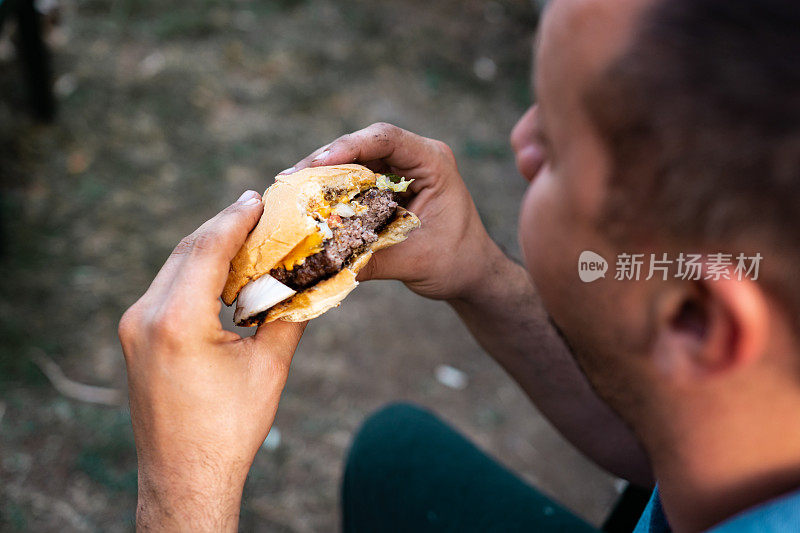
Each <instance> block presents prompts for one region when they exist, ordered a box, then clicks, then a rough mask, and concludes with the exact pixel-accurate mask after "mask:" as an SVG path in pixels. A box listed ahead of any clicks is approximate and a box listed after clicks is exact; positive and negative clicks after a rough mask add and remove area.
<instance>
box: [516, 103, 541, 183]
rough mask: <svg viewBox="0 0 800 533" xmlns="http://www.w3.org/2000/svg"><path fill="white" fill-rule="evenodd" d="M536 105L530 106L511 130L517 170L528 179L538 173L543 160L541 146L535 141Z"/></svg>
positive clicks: (530, 179)
mask: <svg viewBox="0 0 800 533" xmlns="http://www.w3.org/2000/svg"><path fill="white" fill-rule="evenodd" d="M535 127H536V106H535V105H534V106H531V108H530V109H528V110H527V111H526V112H525V114H524V115H522V117H520V119H519V120H518V121H517V123H516V125H515V126H514V128H513V129H512V130H511V137H510V141H511V148H513V150H514V156H515V158H516V161H517V170H519V173H520V174H522V177H524V178H525V179H526V180H528V181H532V180H533V178H535V177H536V174H538V173H539V169H540V168H541V166H542V163H543V162H544V153H543V151H542V147H541V146H539V145H538V144H537V142H536V139H535V136H534V131H535Z"/></svg>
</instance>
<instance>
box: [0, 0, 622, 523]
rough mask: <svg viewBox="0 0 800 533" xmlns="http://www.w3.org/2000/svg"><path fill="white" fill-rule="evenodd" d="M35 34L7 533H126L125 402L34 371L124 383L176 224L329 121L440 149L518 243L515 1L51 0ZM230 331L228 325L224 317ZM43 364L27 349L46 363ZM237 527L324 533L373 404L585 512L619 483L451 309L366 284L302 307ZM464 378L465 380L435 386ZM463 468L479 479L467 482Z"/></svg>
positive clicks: (9, 150)
mask: <svg viewBox="0 0 800 533" xmlns="http://www.w3.org/2000/svg"><path fill="white" fill-rule="evenodd" d="M61 13H62V20H61V22H60V25H58V26H57V27H56V28H55V29H54V30H53V31H52V32H51V33H50V36H49V39H50V41H51V46H52V49H53V51H54V56H55V57H54V62H55V71H56V79H57V82H56V90H57V94H58V99H59V115H58V118H57V120H56V122H55V123H54V124H53V125H50V126H42V125H36V124H33V123H32V122H31V121H30V119H29V118H28V116H27V114H26V112H25V109H24V102H25V101H24V92H23V91H24V89H23V87H22V86H21V81H20V80H21V78H20V73H19V69H18V66H17V65H16V63H15V62H14V56H13V53H11V52H12V51H11V50H10V48H9V42H8V39H7V36H5V37H2V38H0V41H2V42H3V44H2V45H0V95H2V98H0V192H2V204H1V205H0V207H1V208H2V223H3V228H2V229H3V233H2V235H3V241H2V258H0V288H1V294H2V297H0V332H1V333H2V337H1V340H0V529H2V530H8V531H15V530H20V531H22V530H25V531H65V530H66V531H100V530H102V531H129V530H131V529H132V528H133V524H134V515H135V496H136V458H135V450H134V447H133V441H132V434H131V430H130V417H129V413H128V410H127V407H126V406H125V400H124V398H123V400H122V402H121V405H117V406H103V405H96V404H91V403H86V402H83V401H79V400H76V399H74V398H72V397H70V396H72V395H70V394H67V395H65V394H62V393H59V392H57V391H56V390H54V388H53V386H52V385H51V384H50V382H49V381H48V380H47V379H46V378H45V377H44V376H43V375H42V373H41V371H40V370H39V369H38V367H37V366H36V365H35V364H34V363H33V361H34V360H40V359H41V357H42V356H46V357H48V358H50V359H52V360H53V361H55V362H56V363H57V364H58V365H59V366H60V368H61V369H62V370H63V372H64V373H65V375H66V376H68V377H69V378H70V379H72V380H75V381H78V382H81V383H84V384H89V385H94V386H99V387H107V388H112V389H117V390H119V391H124V389H125V376H124V364H123V360H122V354H121V350H120V348H119V346H118V341H117V337H116V323H117V320H118V319H119V316H120V315H121V313H122V312H123V310H124V309H125V308H126V307H127V306H128V305H130V304H131V303H132V302H133V301H134V300H135V299H136V298H137V297H138V296H139V295H140V294H141V293H142V292H143V291H144V290H145V289H146V287H147V285H148V283H149V281H150V280H151V279H152V277H153V275H154V273H155V272H156V270H157V269H158V267H159V266H160V265H161V264H162V262H163V261H164V259H165V258H166V256H167V254H168V253H169V250H170V249H171V248H172V247H173V246H174V244H175V243H176V242H177V241H178V240H179V239H180V238H181V237H182V236H183V235H185V234H187V233H189V232H191V231H192V230H193V229H194V228H195V227H196V226H198V225H199V224H200V223H202V222H203V221H204V220H206V219H207V218H209V217H211V216H212V215H213V214H215V213H216V212H217V211H218V210H219V209H221V208H222V207H224V206H225V205H227V204H228V203H230V202H231V201H233V200H234V199H235V198H236V197H237V196H238V195H239V194H240V193H241V192H242V191H243V190H245V189H247V188H253V189H258V190H261V189H264V188H265V186H266V185H267V184H268V183H269V181H270V178H271V177H272V176H273V175H274V174H275V173H276V172H278V171H279V170H280V169H283V168H285V167H288V166H291V165H292V164H293V163H294V162H295V161H296V160H297V159H299V158H300V157H302V156H304V155H305V154H306V153H308V152H310V151H312V150H313V149H315V148H316V147H318V146H320V145H322V144H324V143H326V142H328V141H330V140H332V139H333V138H335V137H337V136H338V135H341V134H342V133H345V132H348V131H351V130H354V129H358V128H360V127H363V126H365V125H368V124H370V123H372V122H375V121H379V120H382V121H389V122H393V123H395V124H398V125H400V126H403V127H405V128H408V129H410V130H413V131H416V132H419V133H421V134H424V135H426V136H430V137H436V138H439V139H442V140H444V141H446V142H448V143H449V144H450V145H451V147H452V148H453V150H454V151H455V153H456V155H457V157H458V159H459V164H460V168H461V170H462V173H463V175H464V179H465V180H466V181H467V184H468V186H469V188H470V191H471V192H472V194H473V195H474V197H475V199H476V203H477V205H478V208H479V210H480V213H481V215H482V218H483V220H484V222H485V223H486V225H487V227H488V229H489V232H490V233H491V235H492V236H493V237H494V238H495V239H496V240H497V241H498V242H499V243H500V244H501V245H502V246H503V247H504V248H505V249H506V250H507V251H508V253H509V254H510V255H512V256H514V257H517V256H518V248H517V244H516V219H517V207H518V205H519V202H520V198H521V194H522V192H523V190H524V185H525V184H524V183H523V181H522V179H521V178H519V177H518V176H517V173H516V170H515V168H514V164H513V157H512V154H511V152H510V149H509V148H508V143H507V137H508V133H509V131H510V129H511V127H512V126H513V124H514V122H515V120H516V118H517V117H518V116H519V115H520V114H521V112H522V111H523V110H524V109H525V107H526V106H527V105H528V102H529V100H530V94H529V70H530V68H529V61H530V38H531V35H532V33H533V30H534V28H535V25H536V20H537V16H536V11H535V10H534V8H533V5H532V3H531V2H529V1H523V0H503V1H497V2H482V1H473V0H469V1H457V0H446V1H439V2H429V1H421V0H413V1H407V2H390V1H388V0H372V1H366V0H364V1H359V0H346V1H340V2H333V1H327V0H309V1H304V0H277V1H262V2H258V3H248V2H244V1H221V0H219V1H214V0H204V1H196V0H195V1H190V0H178V1H174V2H169V3H168V4H166V3H163V2H156V1H155V0H139V1H133V0H117V1H114V2H111V1H107V0H80V1H77V0H64V2H63V3H62V5H61ZM223 322H224V323H226V324H229V323H230V316H229V315H226V316H224V317H223ZM37 358H39V359H37ZM294 361H295V362H294V366H293V369H292V373H291V376H290V378H289V382H288V385H287V387H286V391H285V393H284V396H283V400H282V403H281V405H280V408H279V411H278V417H277V421H276V427H277V428H278V430H279V431H280V441H279V442H277V439H275V434H273V437H272V439H271V442H270V444H271V445H270V446H265V447H264V449H262V450H261V451H260V452H259V454H258V456H257V457H256V460H255V464H254V466H253V469H252V472H251V476H250V478H249V480H248V483H247V487H246V490H245V499H244V503H243V508H242V521H241V524H242V525H241V529H242V530H244V531H294V532H307V531H309V532H311V531H331V530H336V528H337V525H338V513H339V511H338V506H337V501H338V483H339V478H340V472H341V468H342V461H343V457H344V454H345V453H346V450H347V447H348V444H349V441H350V439H351V437H352V435H353V433H354V431H355V430H356V429H357V428H358V426H359V424H360V423H361V421H362V420H363V419H364V417H365V416H366V415H367V414H368V413H370V412H371V411H373V410H374V409H376V408H378V407H379V406H381V405H382V404H384V403H386V402H389V401H393V400H407V401H412V402H416V403H418V404H422V405H425V406H428V407H430V408H432V409H434V410H435V411H436V412H437V413H439V414H440V415H441V416H442V417H444V418H445V419H446V420H448V421H449V422H450V423H451V424H453V425H454V426H455V427H457V428H458V429H459V430H460V431H462V432H464V433H465V434H466V435H468V436H469V437H470V438H472V439H473V440H474V441H475V442H476V443H478V445H480V446H481V447H482V448H483V449H485V450H487V451H488V452H490V453H492V454H493V455H494V456H495V457H497V458H499V459H500V460H501V461H502V462H503V463H505V464H506V465H508V466H510V467H511V468H513V469H514V470H515V471H517V472H519V473H520V474H521V475H522V476H524V477H525V478H526V479H527V480H529V481H530V482H531V483H533V484H535V485H536V486H537V487H539V488H541V489H542V490H544V491H546V492H547V493H549V494H551V495H553V496H555V497H556V498H558V499H559V500H561V501H562V502H563V503H565V504H566V505H568V506H570V507H571V508H573V509H574V510H576V511H577V512H578V513H580V514H581V515H583V516H584V517H586V518H587V519H589V520H590V521H592V522H594V523H599V521H601V520H602V518H603V517H604V516H605V514H606V512H607V511H608V509H609V506H610V504H611V503H612V502H613V500H614V498H615V497H616V494H617V490H616V488H615V487H616V483H615V480H614V479H613V478H612V477H610V476H608V475H606V474H604V473H602V472H601V471H599V470H598V469H597V468H595V467H594V466H592V465H590V464H589V463H588V462H587V461H586V460H585V459H583V458H582V457H581V456H579V454H578V453H577V452H575V451H574V450H572V449H571V448H570V447H569V446H568V445H567V444H566V443H564V442H563V441H562V440H561V439H560V438H559V437H558V436H557V435H556V434H555V433H554V432H553V430H552V429H551V428H550V426H549V425H548V424H547V423H546V422H545V421H544V420H543V419H542V418H541V417H540V416H539V415H538V413H537V412H536V410H535V409H534V408H533V406H532V405H531V404H530V403H529V402H528V401H527V399H526V398H525V396H524V395H523V394H522V392H521V391H520V390H519V388H518V387H517V386H516V385H515V384H514V383H513V382H512V381H511V380H510V379H509V378H508V377H507V376H506V375H505V374H504V373H503V371H502V370H501V369H500V368H499V367H498V366H497V365H496V364H495V363H494V362H493V361H492V360H491V359H490V358H489V357H487V356H486V355H485V354H484V353H483V352H482V351H481V350H480V348H479V347H478V346H477V345H476V344H475V342H474V341H473V340H472V339H471V338H470V337H469V335H468V333H467V331H466V330H465V328H464V327H463V326H462V325H461V324H460V322H459V321H458V319H457V318H456V316H455V315H454V313H453V312H452V311H451V310H450V309H449V308H448V307H447V305H445V304H443V303H437V302H431V301H426V300H423V299H421V298H419V297H417V296H415V295H413V294H412V293H410V292H409V291H407V290H406V289H405V288H404V287H403V286H402V285H401V284H399V283H397V282H372V283H366V284H363V285H362V286H361V287H359V288H358V289H357V290H356V292H355V293H354V294H353V295H351V296H350V297H349V298H348V299H347V301H346V302H345V303H344V305H343V306H342V307H341V308H340V309H339V310H335V311H332V312H330V313H328V314H326V315H325V316H323V317H322V318H320V319H318V320H315V321H314V322H313V323H312V324H311V325H310V326H309V327H308V329H307V332H306V335H305V337H304V339H303V341H302V344H301V346H300V349H299V351H298V353H297V355H296V356H295V360H294ZM439 365H450V366H453V367H455V368H457V369H459V370H461V371H463V372H464V373H465V374H466V376H467V378H468V381H467V384H466V387H465V388H463V389H460V390H459V389H453V388H449V387H447V386H445V385H443V384H442V383H441V382H440V381H438V380H437V378H436V376H435V369H436V368H437V367H438V366H439ZM476 482H480V481H479V480H476Z"/></svg>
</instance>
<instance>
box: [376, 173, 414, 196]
mask: <svg viewBox="0 0 800 533" xmlns="http://www.w3.org/2000/svg"><path fill="white" fill-rule="evenodd" d="M412 181H414V180H407V179H405V178H403V177H400V176H398V175H397V174H391V173H388V174H378V177H377V179H376V180H375V186H376V187H377V188H379V189H391V190H393V191H394V192H406V190H408V186H409V185H411V182H412Z"/></svg>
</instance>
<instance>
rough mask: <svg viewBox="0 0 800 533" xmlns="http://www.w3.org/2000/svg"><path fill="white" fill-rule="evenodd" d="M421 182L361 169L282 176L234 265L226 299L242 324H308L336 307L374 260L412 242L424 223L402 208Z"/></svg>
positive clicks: (338, 167)
mask: <svg viewBox="0 0 800 533" xmlns="http://www.w3.org/2000/svg"><path fill="white" fill-rule="evenodd" d="M411 181H413V180H406V179H403V178H399V177H397V176H394V175H392V174H386V175H384V174H376V173H374V172H372V171H371V170H369V169H368V168H366V167H363V166H361V165H335V166H327V167H315V168H306V169H303V170H300V171H299V172H296V173H294V174H290V175H279V176H278V177H277V178H275V183H274V184H273V185H272V186H271V187H270V188H268V189H267V190H266V192H265V193H264V196H263V198H262V201H263V203H264V212H263V214H262V215H261V220H259V222H258V225H256V227H255V228H253V231H252V232H250V235H248V236H247V240H246V241H245V243H244V245H243V246H242V248H241V249H240V250H239V252H238V253H237V254H236V256H235V257H234V258H233V260H232V261H231V266H230V271H229V273H228V280H227V282H226V284H225V289H224V290H223V293H222V300H223V301H224V302H225V304H226V305H231V304H233V302H234V300H235V301H236V312H235V313H234V316H233V321H234V323H235V324H236V325H237V326H258V325H260V324H263V323H265V322H271V321H273V320H277V319H279V318H280V319H282V320H288V321H291V322H301V321H304V320H309V319H311V318H315V317H317V316H319V315H321V314H322V313H324V312H325V311H327V310H328V309H330V308H332V307H336V306H338V305H339V303H340V302H341V301H342V300H343V299H344V298H345V296H347V295H348V293H350V291H352V290H353V289H354V288H355V287H356V285H358V282H357V281H356V274H357V273H358V271H359V270H360V269H361V268H362V267H363V266H364V265H365V264H366V263H367V261H369V259H370V257H371V256H372V254H373V253H374V252H376V251H378V250H380V249H382V248H386V247H387V246H391V245H393V244H397V243H399V242H402V241H403V240H405V238H406V237H407V236H408V234H409V233H410V232H411V231H412V230H414V229H415V228H417V227H419V225H420V222H419V219H418V218H417V217H416V216H415V215H414V214H413V213H411V212H409V211H407V210H405V209H403V208H402V207H401V206H400V205H399V203H398V200H399V198H398V193H402V192H405V191H406V189H407V188H408V185H409V184H410V183H411Z"/></svg>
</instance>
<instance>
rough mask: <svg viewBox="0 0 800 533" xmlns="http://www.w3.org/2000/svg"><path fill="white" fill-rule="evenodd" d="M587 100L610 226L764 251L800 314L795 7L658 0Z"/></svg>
mask: <svg viewBox="0 0 800 533" xmlns="http://www.w3.org/2000/svg"><path fill="white" fill-rule="evenodd" d="M586 102H587V108H588V111H589V115H590V117H591V120H592V121H593V123H594V126H595V127H596V128H597V130H598V132H599V134H600V136H601V138H602V139H604V141H605V142H606V143H607V145H608V148H609V150H610V152H611V156H612V163H613V167H612V174H611V176H610V177H609V185H610V187H609V191H610V192H609V197H608V200H607V203H606V206H605V216H604V222H605V223H606V227H607V228H608V229H609V231H611V232H612V233H613V234H614V235H617V236H621V237H622V238H624V239H626V240H630V239H635V240H637V241H641V240H642V239H648V240H651V239H652V238H653V236H654V235H656V236H657V237H658V238H663V239H665V240H667V241H669V242H670V243H673V244H675V245H679V246H687V247H695V248H701V247H702V248H703V249H718V250H719V251H723V250H724V251H727V252H738V251H743V252H744V251H752V250H756V249H758V250H760V251H761V252H762V254H763V255H764V261H763V265H762V266H763V269H762V272H764V274H765V276H764V279H763V281H764V283H765V284H767V285H770V283H771V282H772V283H774V287H773V288H777V290H778V292H779V293H782V294H779V295H780V296H781V297H782V298H783V299H784V301H786V298H787V297H788V299H789V301H788V302H787V303H789V304H790V305H791V308H792V309H793V310H794V311H798V310H800V298H798V292H800V275H798V271H800V239H798V229H797V228H798V227H800V2H799V1H798V0H655V2H654V4H653V5H652V6H650V7H649V8H648V9H646V10H645V11H644V13H643V14H642V16H641V18H640V19H639V20H638V21H637V23H636V28H635V30H634V35H633V37H632V40H631V42H630V43H629V45H628V47H627V48H626V50H625V51H624V52H623V53H622V54H621V55H620V56H619V57H618V58H617V59H615V60H614V61H613V62H612V64H610V65H609V67H608V68H607V69H606V70H605V71H604V72H603V73H602V74H601V75H600V76H598V77H597V79H596V80H594V83H593V84H592V85H591V87H590V88H589V90H588V91H587V93H586ZM733 246H738V247H739V248H741V249H737V250H731V249H730V248H731V247H733ZM764 252H766V253H764ZM767 271H768V272H769V274H767ZM778 278H780V279H778ZM760 279H761V278H760ZM787 283H790V284H791V286H790V287H788V289H789V291H787V287H786V284H787ZM787 292H791V294H786V293H787Z"/></svg>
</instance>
